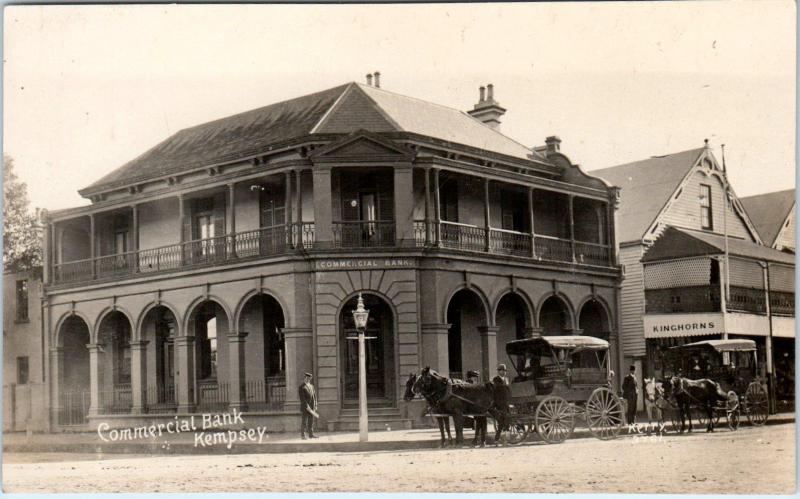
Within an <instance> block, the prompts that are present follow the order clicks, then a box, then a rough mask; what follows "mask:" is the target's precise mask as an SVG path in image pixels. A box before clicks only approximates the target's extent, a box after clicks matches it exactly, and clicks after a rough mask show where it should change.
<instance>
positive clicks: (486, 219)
mask: <svg viewBox="0 0 800 499" xmlns="http://www.w3.org/2000/svg"><path fill="white" fill-rule="evenodd" d="M483 225H484V226H485V227H486V234H485V238H486V239H485V241H484V249H485V251H486V252H487V253H488V252H489V251H490V250H491V242H490V238H491V234H492V229H491V224H490V220H489V179H488V178H487V179H484V181H483Z"/></svg>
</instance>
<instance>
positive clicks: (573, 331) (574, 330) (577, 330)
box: [570, 328, 583, 336]
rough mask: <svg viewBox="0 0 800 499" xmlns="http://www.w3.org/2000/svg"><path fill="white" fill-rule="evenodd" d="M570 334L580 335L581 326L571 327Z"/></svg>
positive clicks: (581, 331)
mask: <svg viewBox="0 0 800 499" xmlns="http://www.w3.org/2000/svg"><path fill="white" fill-rule="evenodd" d="M570 334H572V335H573V336H580V335H582V334H583V329H581V328H572V331H570Z"/></svg>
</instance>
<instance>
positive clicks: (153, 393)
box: [144, 384, 178, 414]
mask: <svg viewBox="0 0 800 499" xmlns="http://www.w3.org/2000/svg"><path fill="white" fill-rule="evenodd" d="M144 404H145V410H146V411H147V412H149V413H152V414H157V413H165V412H175V409H176V407H177V405H178V399H177V396H176V392H175V386H174V385H166V384H158V385H149V386H148V387H147V388H146V389H145V393H144Z"/></svg>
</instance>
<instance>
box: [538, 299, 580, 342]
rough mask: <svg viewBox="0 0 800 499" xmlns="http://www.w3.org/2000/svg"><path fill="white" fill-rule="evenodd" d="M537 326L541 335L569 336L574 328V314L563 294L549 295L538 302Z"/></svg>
mask: <svg viewBox="0 0 800 499" xmlns="http://www.w3.org/2000/svg"><path fill="white" fill-rule="evenodd" d="M536 308H537V310H538V318H539V319H538V326H539V327H540V328H542V334H545V335H547V334H551V335H555V334H569V333H570V331H571V330H572V329H573V328H574V327H575V326H574V324H575V313H574V308H573V307H572V304H571V303H570V301H569V298H567V297H566V296H565V295H564V294H563V293H558V292H556V293H550V294H548V295H546V296H545V297H543V298H542V300H541V301H540V302H539V306H538V307H536Z"/></svg>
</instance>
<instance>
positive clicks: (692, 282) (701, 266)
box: [644, 257, 711, 289]
mask: <svg viewBox="0 0 800 499" xmlns="http://www.w3.org/2000/svg"><path fill="white" fill-rule="evenodd" d="M710 281H711V259H709V258H707V257H702V258H691V259H686V260H673V261H670V262H659V263H649V264H646V265H645V266H644V283H645V289H665V288H682V287H685V286H708V284H709V283H710Z"/></svg>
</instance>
